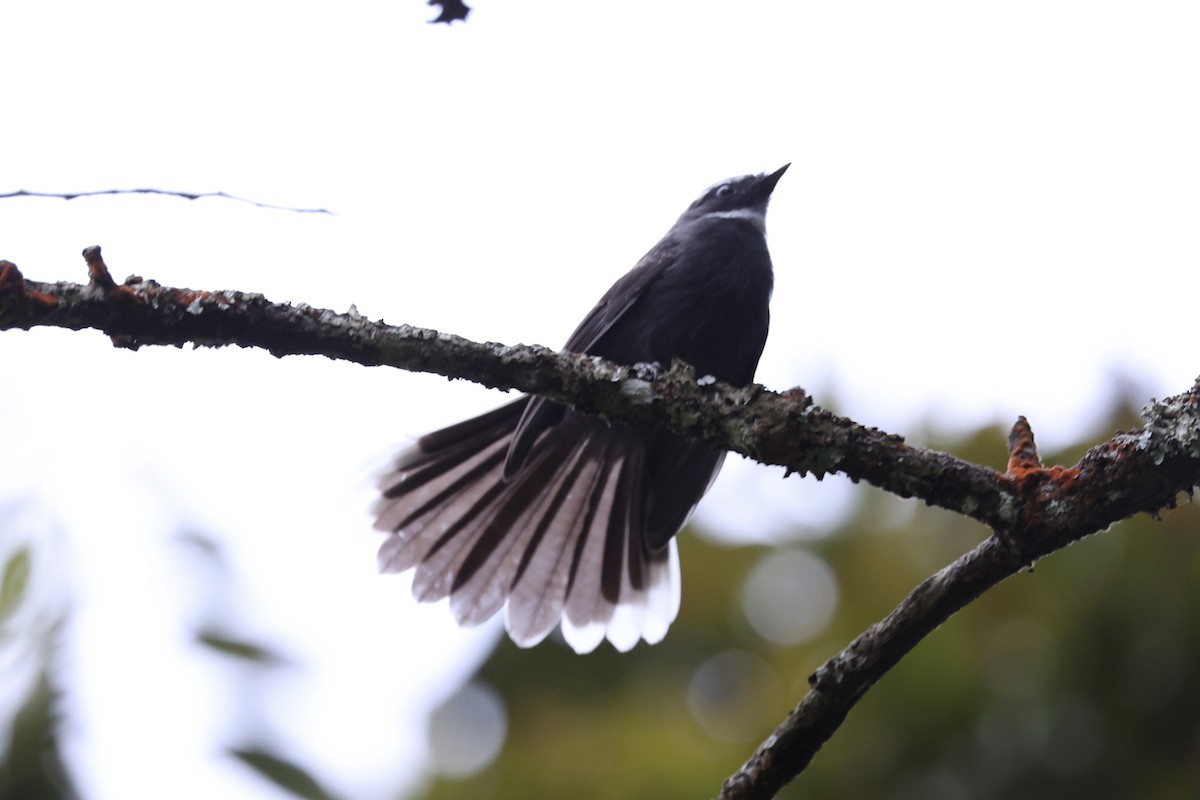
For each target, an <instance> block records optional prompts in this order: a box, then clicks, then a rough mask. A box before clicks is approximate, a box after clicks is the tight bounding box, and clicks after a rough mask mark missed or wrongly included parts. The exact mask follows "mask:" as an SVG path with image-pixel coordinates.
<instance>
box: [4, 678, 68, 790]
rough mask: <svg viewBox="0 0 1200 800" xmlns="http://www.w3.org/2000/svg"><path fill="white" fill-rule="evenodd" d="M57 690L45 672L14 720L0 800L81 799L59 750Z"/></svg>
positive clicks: (5, 759) (6, 754) (7, 738)
mask: <svg viewBox="0 0 1200 800" xmlns="http://www.w3.org/2000/svg"><path fill="white" fill-rule="evenodd" d="M58 702H59V693H58V690H57V689H56V688H55V687H54V685H53V684H52V683H51V681H50V679H49V678H48V677H47V675H46V673H45V672H44V671H43V672H41V673H40V674H39V675H38V679H37V682H36V683H35V685H34V687H33V691H32V692H30V694H29V696H28V697H27V698H26V699H25V702H24V703H22V704H21V707H20V709H18V711H17V713H16V715H15V716H14V717H13V720H12V726H11V728H10V729H9V731H7V732H6V734H7V735H6V736H4V739H6V740H7V742H4V744H7V746H8V749H7V751H6V752H4V754H3V758H2V759H0V798H14V800H15V799H16V798H22V800H24V798H29V800H35V798H36V800H74V798H77V797H79V792H78V791H76V789H75V787H74V785H73V784H72V782H71V778H70V776H69V775H68V774H67V769H66V766H65V765H64V764H63V760H62V754H61V753H60V752H59V747H58V734H59V730H60V728H61V725H60V722H59V717H58Z"/></svg>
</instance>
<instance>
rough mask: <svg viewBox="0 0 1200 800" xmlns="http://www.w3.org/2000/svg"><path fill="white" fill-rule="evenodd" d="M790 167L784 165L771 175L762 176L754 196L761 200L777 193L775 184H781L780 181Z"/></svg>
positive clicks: (756, 185) (755, 188)
mask: <svg viewBox="0 0 1200 800" xmlns="http://www.w3.org/2000/svg"><path fill="white" fill-rule="evenodd" d="M790 166H791V164H790V163H788V164H784V165H783V166H782V167H780V168H779V169H777V170H775V171H774V172H772V173H771V174H770V175H760V176H759V178H758V183H757V184H755V186H754V194H755V195H756V196H757V197H758V198H759V199H761V200H766V199H767V198H768V197H770V196H771V192H773V191H775V184H777V183H779V179H780V178H782V177H783V173H785V172H787V168H788V167H790Z"/></svg>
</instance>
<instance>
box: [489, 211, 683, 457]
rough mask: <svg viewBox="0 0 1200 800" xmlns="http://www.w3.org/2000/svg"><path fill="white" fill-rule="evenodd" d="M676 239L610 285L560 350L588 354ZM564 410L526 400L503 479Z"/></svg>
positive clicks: (659, 270) (667, 257)
mask: <svg viewBox="0 0 1200 800" xmlns="http://www.w3.org/2000/svg"><path fill="white" fill-rule="evenodd" d="M678 248H679V243H678V240H677V239H676V238H675V237H673V236H671V235H670V234H668V235H667V236H666V237H664V238H663V239H662V241H660V242H659V243H658V244H656V245H655V246H654V247H653V248H652V249H651V250H650V252H649V253H647V254H646V255H644V256H643V257H642V260H641V261H639V262H638V263H637V265H636V266H635V267H634V268H633V269H631V270H630V271H629V272H627V273H625V274H624V275H623V276H621V278H620V279H618V280H617V282H616V283H614V284H613V285H612V287H611V288H609V290H608V291H607V292H605V293H604V296H603V297H601V298H600V302H598V303H596V306H595V307H594V308H593V309H592V310H591V311H590V312H588V315H587V316H586V317H584V318H583V321H582V322H580V323H579V326H578V327H576V328H575V332H574V333H572V334H571V336H570V338H569V339H567V343H566V345H565V346H564V347H563V349H564V350H566V351H567V352H570V353H588V352H591V349H592V348H593V347H595V346H596V344H597V343H598V342H599V341H600V339H601V338H603V337H604V335H605V334H606V333H608V332H609V331H610V330H611V329H612V327H613V325H615V324H616V323H617V321H618V320H620V319H621V317H623V316H625V314H626V312H628V311H629V309H630V308H632V307H633V306H634V304H635V303H637V301H638V300H639V299H640V298H641V297H643V296H644V295H645V293H646V289H647V288H648V287H649V286H651V285H652V284H653V283H654V282H655V281H657V280H658V279H659V278H660V277H662V274H663V272H665V271H666V269H667V266H668V265H669V264H671V262H672V261H673V260H674V259H675V258H676V256H677V255H678V252H677V251H678ZM565 411H566V409H564V408H563V407H562V406H560V405H558V404H557V403H548V402H546V401H545V400H543V399H542V398H540V397H535V398H533V399H532V400H530V402H529V405H527V406H526V407H525V412H524V413H523V414H522V415H521V421H520V422H518V423H517V430H516V433H515V434H514V435H513V439H512V444H511V445H510V446H509V449H508V456H507V459H506V460H505V463H504V479H505V480H511V479H512V477H513V476H514V475H516V474H517V472H518V471H520V469H521V467H522V466H523V465H524V464H525V460H526V458H528V456H529V452H530V451H531V450H532V449H533V443H534V442H536V441H537V438H538V437H539V436H541V435H542V434H543V433H544V432H545V431H546V430H548V429H549V428H551V427H552V426H554V425H557V424H558V423H559V422H561V421H562V418H563V413H564V412H565Z"/></svg>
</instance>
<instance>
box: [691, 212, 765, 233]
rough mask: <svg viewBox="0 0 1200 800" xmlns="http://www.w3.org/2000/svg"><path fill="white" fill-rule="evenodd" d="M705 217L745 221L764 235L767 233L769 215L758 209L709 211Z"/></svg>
mask: <svg viewBox="0 0 1200 800" xmlns="http://www.w3.org/2000/svg"><path fill="white" fill-rule="evenodd" d="M704 216H706V217H720V218H721V219H744V220H746V221H747V222H749V223H750V224H751V225H753V226H754V227H756V228H758V229H759V230H760V231H761V232H762V233H763V234H764V235H765V234H766V232H767V214H766V212H765V211H761V210H759V209H757V208H735V209H733V210H732V211H709V212H708V213H707V214H705V215H704Z"/></svg>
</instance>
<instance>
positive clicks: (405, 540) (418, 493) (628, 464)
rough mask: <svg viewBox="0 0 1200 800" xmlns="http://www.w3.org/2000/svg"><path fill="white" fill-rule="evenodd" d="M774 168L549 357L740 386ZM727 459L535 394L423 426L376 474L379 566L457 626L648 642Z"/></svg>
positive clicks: (765, 300) (758, 325)
mask: <svg viewBox="0 0 1200 800" xmlns="http://www.w3.org/2000/svg"><path fill="white" fill-rule="evenodd" d="M788 166H790V164H785V165H784V166H783V167H781V168H779V169H777V170H775V171H774V172H771V173H763V174H756V175H743V176H741V177H736V178H730V179H728V180H725V181H721V182H719V183H716V184H714V185H712V186H710V187H709V188H708V189H706V190H705V191H704V193H703V194H701V195H700V197H699V198H697V199H696V200H695V201H694V202H693V203H692V204H691V205H690V206H688V208H687V210H686V211H684V212H683V214H682V215H681V216H680V217H679V219H678V220H677V221H676V222H675V224H674V225H672V226H671V228H670V230H668V231H667V233H666V235H665V236H663V238H662V239H661V240H660V241H659V242H658V243H657V244H655V245H654V247H652V248H651V249H650V250H649V252H647V253H646V255H645V256H643V257H642V259H641V260H640V261H638V263H637V264H636V265H635V266H634V268H633V269H632V270H630V271H629V272H628V273H626V274H625V275H624V276H623V277H621V278H620V279H618V280H617V281H616V283H614V284H613V286H612V287H611V288H610V289H609V290H608V291H607V292H606V293H605V294H604V296H603V297H601V298H600V301H599V302H598V303H597V304H596V306H595V307H594V308H593V309H592V310H591V311H590V312H589V313H588V314H587V316H585V317H584V319H583V321H582V322H581V323H580V324H579V326H578V327H577V328H576V329H575V331H574V333H572V334H571V336H570V338H569V339H568V340H567V342H566V345H565V346H564V348H563V349H564V350H566V351H568V352H573V353H580V354H586V355H592V356H599V357H601V358H604V359H607V360H609V361H612V362H615V363H617V364H622V365H633V364H638V363H645V364H658V365H660V366H669V365H670V364H671V363H672V362H674V361H677V360H678V361H683V362H686V363H687V364H689V365H690V366H691V367H693V368H694V369H695V371H696V375H698V376H706V377H707V376H711V377H712V378H715V379H716V380H720V381H724V382H726V383H728V384H731V385H733V386H738V387H741V386H746V385H748V384H750V383H751V382H752V381H753V379H754V372H755V369H756V368H757V366H758V361H759V358H760V356H761V355H762V351H763V348H764V346H765V345H766V341H767V330H768V326H769V322H770V309H769V304H770V299H771V293H772V289H773V286H774V270H773V267H772V264H771V256H770V253H769V252H768V249H767V242H766V212H767V205H768V202H769V201H770V198H771V193H772V192H773V191H774V189H775V185H776V184H777V183H778V182H779V179H780V178H781V177H782V176H783V173H784V172H785V171H787V168H788ZM724 459H725V453H724V452H723V451H720V450H716V449H713V448H712V447H711V446H709V445H707V444H704V443H700V442H689V441H687V440H685V439H683V438H682V437H680V436H677V435H676V434H674V433H671V432H669V431H666V430H662V429H660V428H658V427H655V426H649V425H630V424H625V423H621V422H607V421H605V420H602V419H600V418H598V417H594V416H589V415H585V414H583V413H580V412H577V411H574V410H572V409H570V408H567V407H566V406H563V405H560V404H558V403H554V402H551V401H548V400H545V399H542V398H539V397H535V396H529V395H526V396H523V397H521V398H520V399H518V400H515V401H512V402H509V403H508V404H506V405H503V406H501V407H499V408H496V409H494V410H492V411H490V412H488V413H485V414H482V415H481V416H477V417H474V418H472V419H468V420H466V421H464V422H460V423H458V424H455V425H451V426H450V427H447V428H443V429H441V430H438V431H435V432H433V433H429V434H426V435H424V436H422V437H420V438H419V439H417V440H416V441H415V442H413V443H412V444H410V445H409V446H407V447H405V448H404V449H402V450H401V451H400V452H399V453H397V455H396V456H395V457H394V459H393V460H392V461H391V463H390V464H389V466H388V467H387V469H386V470H385V471H384V472H383V473H382V474H381V475H380V476H379V479H378V482H377V489H378V495H377V497H376V499H375V503H374V505H373V507H372V513H373V516H374V527H375V529H376V530H378V531H382V532H383V533H385V534H386V535H387V536H386V538H385V540H384V541H383V543H382V545H381V546H380V548H379V553H378V562H379V563H378V565H379V569H380V571H381V572H384V573H401V572H406V571H407V570H410V569H413V570H415V571H414V577H413V584H412V593H413V596H414V597H415V598H416V599H417V600H418V601H422V602H432V601H437V600H441V599H443V598H445V597H449V598H450V601H449V605H450V610H451V612H452V613H453V616H454V618H455V620H456V621H457V622H458V623H459V624H460V625H463V626H473V625H478V624H481V623H483V622H485V621H486V620H488V619H490V618H491V617H493V616H494V615H495V614H497V613H499V612H500V611H501V609H503V612H504V623H505V628H506V629H507V631H508V634H509V637H510V638H511V639H512V640H513V641H514V642H515V643H516V644H517V645H518V646H521V647H532V646H533V645H536V644H538V643H539V642H541V641H542V640H543V639H545V637H546V636H547V635H548V634H549V633H550V632H551V631H552V630H553V629H554V628H555V626H557V625H560V623H561V631H562V636H563V638H564V639H565V641H566V642H567V644H568V645H569V646H570V647H571V648H572V649H574V650H575V651H576V652H578V653H587V652H590V651H592V650H594V649H595V648H596V647H598V646H599V644H600V643H601V642H602V641H603V640H604V639H606V638H607V639H608V640H609V642H610V643H611V644H612V645H613V646H614V647H615V648H616V649H617V650H618V651H621V652H626V651H628V650H630V649H632V648H633V647H634V646H635V645H636V644H637V643H638V642H639V641H640V640H645V641H646V642H647V643H649V644H655V643H657V642H659V641H661V640H662V639H663V638H664V637H665V636H666V633H667V629H668V628H669V626H670V624H671V623H672V622H673V621H674V620H675V618H676V616H677V615H678V612H679V607H680V598H681V582H680V567H679V552H678V546H677V544H676V539H675V534H677V533H678V532H679V531H680V530H681V529H682V528H683V527H684V525H685V524H686V523H687V521H688V519H689V518H690V516H691V514H692V512H693V511H694V510H695V508H696V506H697V504H698V503H699V502H700V499H701V497H703V495H704V494H705V492H707V491H708V489H709V487H710V486H711V485H712V483H713V481H714V480H715V479H716V476H717V473H718V472H719V471H720V469H721V465H722V463H723V461H724Z"/></svg>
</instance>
